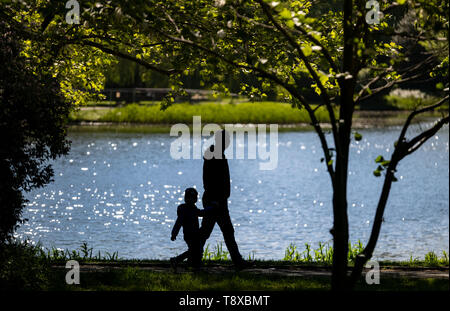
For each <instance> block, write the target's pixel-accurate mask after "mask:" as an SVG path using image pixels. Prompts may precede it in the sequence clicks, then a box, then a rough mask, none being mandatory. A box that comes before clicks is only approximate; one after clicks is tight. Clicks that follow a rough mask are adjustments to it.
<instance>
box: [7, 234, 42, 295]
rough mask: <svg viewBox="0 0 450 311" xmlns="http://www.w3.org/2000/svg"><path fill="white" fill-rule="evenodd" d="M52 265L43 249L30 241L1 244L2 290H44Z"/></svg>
mask: <svg viewBox="0 0 450 311" xmlns="http://www.w3.org/2000/svg"><path fill="white" fill-rule="evenodd" d="M49 273H50V266H49V263H48V261H47V260H46V259H45V258H43V257H42V256H41V249H40V247H38V246H33V245H32V244H30V243H28V242H18V241H11V242H9V243H3V244H0V290H43V289H47V287H48V285H49Z"/></svg>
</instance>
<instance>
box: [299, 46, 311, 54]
mask: <svg viewBox="0 0 450 311" xmlns="http://www.w3.org/2000/svg"><path fill="white" fill-rule="evenodd" d="M301 49H302V52H303V54H305V56H309V55H311V53H312V48H311V46H310V45H309V44H302V46H301Z"/></svg>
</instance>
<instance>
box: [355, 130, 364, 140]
mask: <svg viewBox="0 0 450 311" xmlns="http://www.w3.org/2000/svg"><path fill="white" fill-rule="evenodd" d="M362 138H363V137H362V135H361V134H360V133H358V132H355V140H356V141H360V140H361V139H362Z"/></svg>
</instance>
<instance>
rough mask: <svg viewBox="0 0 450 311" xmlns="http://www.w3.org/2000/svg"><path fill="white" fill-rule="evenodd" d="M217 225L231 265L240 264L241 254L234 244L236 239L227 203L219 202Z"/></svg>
mask: <svg viewBox="0 0 450 311" xmlns="http://www.w3.org/2000/svg"><path fill="white" fill-rule="evenodd" d="M217 224H218V225H219V227H220V230H221V231H222V234H223V238H224V240H225V245H226V246H227V249H228V251H229V252H230V256H231V259H232V260H233V263H234V264H236V265H239V264H241V263H242V262H243V261H244V260H243V259H242V256H241V254H240V253H239V248H238V245H237V243H236V239H235V238H234V228H233V224H232V223H231V218H230V213H229V211H228V204H227V202H226V201H225V202H221V206H220V212H219V214H218V215H217Z"/></svg>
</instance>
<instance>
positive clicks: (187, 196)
mask: <svg viewBox="0 0 450 311" xmlns="http://www.w3.org/2000/svg"><path fill="white" fill-rule="evenodd" d="M197 198H198V192H197V190H195V188H187V189H186V190H185V191H184V202H186V203H196V202H197Z"/></svg>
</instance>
